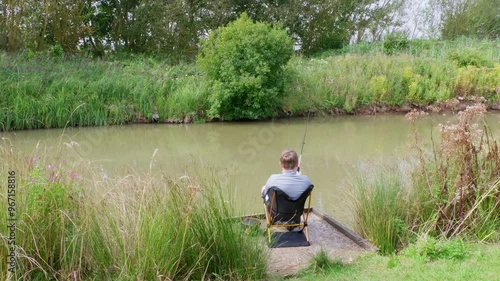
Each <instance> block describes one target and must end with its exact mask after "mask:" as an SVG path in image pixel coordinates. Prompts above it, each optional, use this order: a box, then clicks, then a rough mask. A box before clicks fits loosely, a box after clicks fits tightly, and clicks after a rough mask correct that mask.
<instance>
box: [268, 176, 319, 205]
mask: <svg viewBox="0 0 500 281" xmlns="http://www.w3.org/2000/svg"><path fill="white" fill-rule="evenodd" d="M310 185H311V181H310V180H309V178H308V177H307V176H305V175H300V174H298V173H297V171H294V170H284V171H283V173H281V174H273V175H271V176H270V177H269V179H268V180H267V182H266V188H265V190H264V191H263V195H264V194H266V193H267V190H268V189H269V188H270V187H271V186H276V187H278V188H280V189H281V190H283V191H284V192H285V193H286V194H287V195H288V196H289V197H290V198H291V199H292V200H295V199H297V198H299V197H300V195H302V193H303V192H304V191H305V190H306V189H307V188H308V187H309V186H310Z"/></svg>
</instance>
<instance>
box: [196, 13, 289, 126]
mask: <svg viewBox="0 0 500 281" xmlns="http://www.w3.org/2000/svg"><path fill="white" fill-rule="evenodd" d="M292 55H293V42H292V40H291V38H289V37H288V35H287V34H286V32H285V31H284V30H282V29H278V28H272V27H271V26H270V25H266V24H263V23H255V24H254V23H253V22H252V21H251V20H250V19H249V18H248V16H247V14H245V13H243V14H242V16H241V17H240V18H239V19H238V20H236V21H234V22H232V23H230V24H229V25H228V26H226V27H223V28H220V29H219V30H217V32H213V33H212V34H210V37H209V38H208V40H206V41H204V42H203V46H202V48H201V52H200V57H199V59H198V63H199V65H200V67H201V69H202V70H203V71H204V72H205V73H206V76H207V78H208V81H210V86H209V90H208V92H209V93H210V94H209V95H208V100H209V106H210V108H209V109H208V117H211V118H214V117H215V118H221V119H223V120H234V119H243V118H245V119H262V118H266V117H272V116H274V115H275V109H276V108H278V107H279V106H280V104H281V100H282V98H283V89H284V86H285V78H284V75H283V74H284V67H285V66H286V64H287V63H288V61H289V60H290V58H291V57H292Z"/></svg>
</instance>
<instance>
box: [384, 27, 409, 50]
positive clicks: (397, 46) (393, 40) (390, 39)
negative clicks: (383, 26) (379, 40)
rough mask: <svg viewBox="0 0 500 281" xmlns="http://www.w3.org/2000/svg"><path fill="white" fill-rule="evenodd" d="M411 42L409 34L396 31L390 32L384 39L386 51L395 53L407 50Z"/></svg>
mask: <svg viewBox="0 0 500 281" xmlns="http://www.w3.org/2000/svg"><path fill="white" fill-rule="evenodd" d="M409 44H410V43H409V40H408V35H406V34H405V33H401V32H399V33H398V32H395V33H391V34H388V35H387V36H386V37H385V40H384V53H385V54H388V55H393V54H396V53H400V52H402V51H406V49H407V48H408V46H409Z"/></svg>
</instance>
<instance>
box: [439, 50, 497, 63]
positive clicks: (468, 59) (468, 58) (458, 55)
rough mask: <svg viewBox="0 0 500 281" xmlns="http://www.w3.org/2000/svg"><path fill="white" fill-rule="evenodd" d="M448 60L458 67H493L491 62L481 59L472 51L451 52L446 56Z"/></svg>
mask: <svg viewBox="0 0 500 281" xmlns="http://www.w3.org/2000/svg"><path fill="white" fill-rule="evenodd" d="M448 58H449V59H450V60H452V61H455V62H456V63H457V64H458V66H459V67H466V66H469V65H472V66H477V67H482V66H485V67H493V64H492V63H491V62H489V61H488V60H487V59H485V58H484V57H482V56H481V55H480V54H477V52H476V51H475V50H472V49H469V50H461V51H455V52H452V53H450V54H449V55H448Z"/></svg>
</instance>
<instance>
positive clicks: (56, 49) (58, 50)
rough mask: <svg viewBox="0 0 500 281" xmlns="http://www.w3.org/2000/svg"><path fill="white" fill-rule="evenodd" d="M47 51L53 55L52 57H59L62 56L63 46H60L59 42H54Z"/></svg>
mask: <svg viewBox="0 0 500 281" xmlns="http://www.w3.org/2000/svg"><path fill="white" fill-rule="evenodd" d="M49 53H50V54H51V55H52V56H53V57H54V58H57V59H61V58H62V57H63V56H64V50H63V48H62V47H61V45H59V44H56V45H54V46H52V47H50V51H49Z"/></svg>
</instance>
